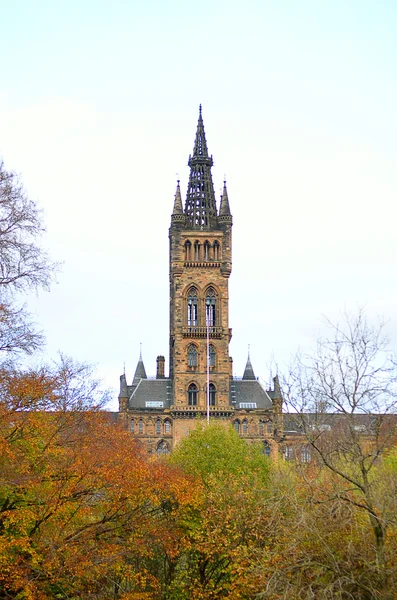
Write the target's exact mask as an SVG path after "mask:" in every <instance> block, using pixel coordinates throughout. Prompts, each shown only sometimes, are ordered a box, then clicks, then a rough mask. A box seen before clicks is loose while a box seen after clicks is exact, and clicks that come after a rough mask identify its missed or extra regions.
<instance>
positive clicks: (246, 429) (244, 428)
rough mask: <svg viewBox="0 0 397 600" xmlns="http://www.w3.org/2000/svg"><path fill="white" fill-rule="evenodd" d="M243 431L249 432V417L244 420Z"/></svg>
mask: <svg viewBox="0 0 397 600" xmlns="http://www.w3.org/2000/svg"><path fill="white" fill-rule="evenodd" d="M243 433H248V422H247V419H244V421H243Z"/></svg>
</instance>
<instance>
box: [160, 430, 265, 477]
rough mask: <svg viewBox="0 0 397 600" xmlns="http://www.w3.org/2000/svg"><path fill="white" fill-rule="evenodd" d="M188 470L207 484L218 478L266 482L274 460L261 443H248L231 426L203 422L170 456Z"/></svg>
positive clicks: (174, 461) (174, 462)
mask: <svg viewBox="0 0 397 600" xmlns="http://www.w3.org/2000/svg"><path fill="white" fill-rule="evenodd" d="M170 461H171V462H172V463H173V464H176V465H178V466H180V467H181V468H182V469H183V470H184V471H185V472H186V473H189V474H190V475H193V476H195V477H199V478H200V479H201V480H202V481H203V482H204V483H205V484H209V483H210V482H211V481H213V479H214V478H215V479H216V480H217V481H225V480H228V479H231V478H232V477H234V478H238V479H239V478H241V477H244V478H248V479H251V480H252V479H255V480H256V481H257V482H258V483H259V482H260V483H262V484H265V483H266V481H267V479H268V477H269V465H270V461H269V460H268V459H267V458H266V457H265V456H264V454H263V453H262V448H261V446H260V445H259V444H247V443H246V441H245V440H243V439H241V438H240V437H239V435H238V434H237V433H236V431H234V429H233V428H232V427H231V426H224V425H222V424H220V423H210V424H209V425H206V424H200V425H199V426H198V427H197V428H196V429H194V430H192V431H191V432H190V434H189V435H188V436H187V437H185V438H184V439H183V440H182V441H180V442H179V444H178V445H177V447H176V448H175V450H174V452H173V454H172V455H171V457H170Z"/></svg>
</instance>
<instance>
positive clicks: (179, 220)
mask: <svg viewBox="0 0 397 600" xmlns="http://www.w3.org/2000/svg"><path fill="white" fill-rule="evenodd" d="M185 222H186V217H185V214H184V212H183V206H182V197H181V188H180V185H179V179H178V182H177V186H176V193H175V200H174V208H173V210H172V215H171V225H173V226H176V227H181V226H183V225H184V224H185Z"/></svg>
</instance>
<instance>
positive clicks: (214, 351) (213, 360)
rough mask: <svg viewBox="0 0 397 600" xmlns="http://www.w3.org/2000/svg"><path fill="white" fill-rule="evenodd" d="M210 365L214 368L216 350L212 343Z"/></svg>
mask: <svg viewBox="0 0 397 600" xmlns="http://www.w3.org/2000/svg"><path fill="white" fill-rule="evenodd" d="M209 358H210V367H214V368H215V361H216V350H215V348H214V346H213V345H212V344H210V356H209Z"/></svg>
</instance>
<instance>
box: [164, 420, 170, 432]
mask: <svg viewBox="0 0 397 600" xmlns="http://www.w3.org/2000/svg"><path fill="white" fill-rule="evenodd" d="M164 433H171V421H169V420H168V419H166V420H165V421H164Z"/></svg>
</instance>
